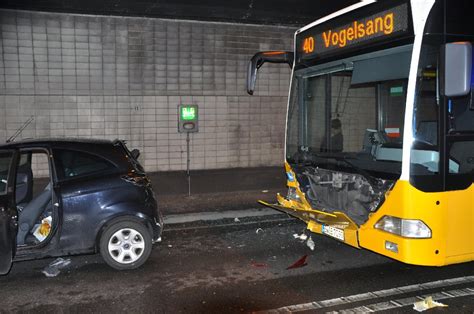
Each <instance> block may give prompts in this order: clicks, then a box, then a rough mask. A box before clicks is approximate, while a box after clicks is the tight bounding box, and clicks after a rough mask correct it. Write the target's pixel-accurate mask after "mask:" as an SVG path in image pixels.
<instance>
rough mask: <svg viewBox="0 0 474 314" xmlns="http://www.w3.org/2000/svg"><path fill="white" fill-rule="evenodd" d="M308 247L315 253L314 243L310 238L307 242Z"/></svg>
mask: <svg viewBox="0 0 474 314" xmlns="http://www.w3.org/2000/svg"><path fill="white" fill-rule="evenodd" d="M306 245H307V246H308V247H309V248H310V249H311V251H314V241H313V239H311V237H309V239H308V241H306Z"/></svg>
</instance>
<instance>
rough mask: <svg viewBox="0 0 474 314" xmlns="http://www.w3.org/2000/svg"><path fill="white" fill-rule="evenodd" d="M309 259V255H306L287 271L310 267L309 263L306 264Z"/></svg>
mask: <svg viewBox="0 0 474 314" xmlns="http://www.w3.org/2000/svg"><path fill="white" fill-rule="evenodd" d="M307 258H308V255H304V256H303V257H301V258H300V259H299V260H297V261H296V262H294V263H293V264H292V265H290V266H288V267H287V268H286V269H287V270H288V269H293V268H299V267H303V266H306V265H308V263H306V259H307Z"/></svg>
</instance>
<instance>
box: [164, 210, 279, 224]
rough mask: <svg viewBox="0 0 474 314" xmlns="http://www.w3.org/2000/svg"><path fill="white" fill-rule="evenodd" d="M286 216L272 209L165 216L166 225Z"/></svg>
mask: <svg viewBox="0 0 474 314" xmlns="http://www.w3.org/2000/svg"><path fill="white" fill-rule="evenodd" d="M273 215H285V214H284V213H281V212H279V211H277V210H275V209H271V208H263V209H262V208H249V209H244V210H227V211H221V212H200V213H188V214H172V215H166V216H164V225H165V226H166V225H173V224H182V223H188V222H195V221H213V220H222V219H229V218H233V219H235V218H244V217H261V216H273Z"/></svg>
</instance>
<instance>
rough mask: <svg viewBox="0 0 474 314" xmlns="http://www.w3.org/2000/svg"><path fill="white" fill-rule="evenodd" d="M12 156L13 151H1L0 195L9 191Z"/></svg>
mask: <svg viewBox="0 0 474 314" xmlns="http://www.w3.org/2000/svg"><path fill="white" fill-rule="evenodd" d="M12 156H13V154H12V153H11V152H0V195H1V194H5V193H6V192H7V180H8V172H9V170H10V163H11V161H12Z"/></svg>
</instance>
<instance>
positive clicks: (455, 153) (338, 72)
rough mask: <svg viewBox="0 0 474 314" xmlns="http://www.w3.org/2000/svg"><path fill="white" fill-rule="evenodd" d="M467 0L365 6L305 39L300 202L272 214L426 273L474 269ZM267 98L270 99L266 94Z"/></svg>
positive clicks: (296, 77) (252, 69)
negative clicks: (468, 265) (470, 265)
mask: <svg viewBox="0 0 474 314" xmlns="http://www.w3.org/2000/svg"><path fill="white" fill-rule="evenodd" d="M466 8H467V1H459V0H450V1H439V0H411V1H399V0H398V1H392V0H384V1H379V2H377V1H363V2H360V3H357V4H354V5H352V6H350V7H347V8H345V9H343V10H340V11H338V12H335V13H333V14H331V15H329V16H326V17H324V18H321V19H319V20H317V21H315V22H314V23H311V24H309V25H307V26H305V27H303V28H301V29H299V30H297V31H296V33H295V36H294V51H290V52H285V51H267V52H259V53H257V54H256V55H255V56H254V57H253V58H252V60H251V61H250V63H249V69H248V77H247V91H248V93H249V94H253V92H254V89H255V85H256V77H257V71H258V69H259V68H260V67H261V66H262V65H263V64H264V63H265V62H275V63H287V64H289V65H290V67H291V68H292V77H291V84H290V91H289V98H288V111H287V121H286V138H285V142H286V145H285V168H286V174H287V185H288V193H287V195H286V196H282V195H277V202H276V203H275V204H269V203H264V202H262V203H263V204H265V205H267V206H270V207H272V208H275V209H277V210H280V211H283V212H285V213H288V214H290V215H292V216H295V217H297V218H299V219H301V220H303V221H305V223H306V224H307V228H308V229H309V230H310V231H312V232H315V233H319V234H324V235H327V236H329V237H333V238H335V239H337V240H339V241H342V242H344V243H346V244H348V245H351V246H353V247H356V248H364V249H368V250H371V251H374V252H377V253H379V254H382V255H385V256H388V257H391V258H393V259H396V260H399V261H401V262H404V263H409V264H415V265H429V266H443V265H448V264H454V263H461V262H467V261H472V260H474V227H473V226H474V184H473V182H474V96H473V95H474V88H473V85H474V78H473V76H474V74H473V69H472V68H473V56H472V43H473V41H474V36H473V35H474V34H473V27H472V22H471V21H470V20H471V17H470V14H466V12H465V10H466ZM257 90H258V89H257Z"/></svg>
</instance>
